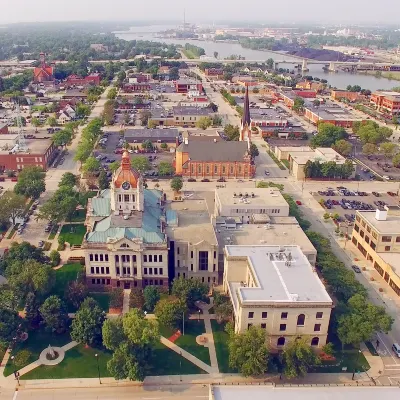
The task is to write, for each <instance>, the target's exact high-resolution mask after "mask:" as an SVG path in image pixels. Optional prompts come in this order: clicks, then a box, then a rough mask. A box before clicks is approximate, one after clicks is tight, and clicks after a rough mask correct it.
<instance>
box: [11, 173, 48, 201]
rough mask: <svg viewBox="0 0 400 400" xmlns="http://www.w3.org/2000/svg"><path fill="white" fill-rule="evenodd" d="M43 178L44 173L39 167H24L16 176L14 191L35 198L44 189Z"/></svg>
mask: <svg viewBox="0 0 400 400" xmlns="http://www.w3.org/2000/svg"><path fill="white" fill-rule="evenodd" d="M44 178H45V173H44V172H43V169H42V168H41V167H36V166H32V167H25V168H24V169H23V170H22V171H21V172H20V174H19V176H18V182H17V184H16V185H15V187H14V193H16V194H20V195H23V196H25V197H31V198H33V199H37V198H39V196H40V195H41V194H42V193H43V192H44V191H45V190H46V185H45V182H44Z"/></svg>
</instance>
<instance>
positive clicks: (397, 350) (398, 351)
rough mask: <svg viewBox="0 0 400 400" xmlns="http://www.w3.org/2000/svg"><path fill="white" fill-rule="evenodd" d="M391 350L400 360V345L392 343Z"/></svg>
mask: <svg viewBox="0 0 400 400" xmlns="http://www.w3.org/2000/svg"><path fill="white" fill-rule="evenodd" d="M392 350H393V351H394V353H395V354H396V356H397V357H399V358H400V344H398V343H393V346H392Z"/></svg>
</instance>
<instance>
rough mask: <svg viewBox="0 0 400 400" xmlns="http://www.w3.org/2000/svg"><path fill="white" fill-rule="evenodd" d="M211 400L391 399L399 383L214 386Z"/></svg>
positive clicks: (396, 394)
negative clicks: (394, 384)
mask: <svg viewBox="0 0 400 400" xmlns="http://www.w3.org/2000/svg"><path fill="white" fill-rule="evenodd" d="M212 391H213V392H212V393H213V395H212V397H211V396H210V400H242V399H244V398H246V397H249V398H250V397H251V399H252V400H266V399H268V400H293V399H296V400H354V399H363V400H375V399H377V398H379V399H380V400H392V399H394V398H396V397H397V396H399V394H400V389H399V388H398V387H396V386H390V387H385V386H329V387H326V386H316V385H313V386H312V387H311V386H298V385H296V386H273V385H268V386H229V385H228V386H216V385H215V386H213V387H212Z"/></svg>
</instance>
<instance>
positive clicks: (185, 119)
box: [172, 106, 213, 126]
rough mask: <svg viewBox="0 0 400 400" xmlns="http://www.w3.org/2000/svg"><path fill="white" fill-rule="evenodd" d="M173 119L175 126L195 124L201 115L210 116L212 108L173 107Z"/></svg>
mask: <svg viewBox="0 0 400 400" xmlns="http://www.w3.org/2000/svg"><path fill="white" fill-rule="evenodd" d="M172 112H173V121H174V125H176V126H184V125H187V126H195V125H196V122H197V121H198V120H199V119H200V118H202V117H211V116H212V115H213V110H212V109H211V108H207V107H179V106H178V107H173V108H172Z"/></svg>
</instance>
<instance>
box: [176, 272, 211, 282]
mask: <svg viewBox="0 0 400 400" xmlns="http://www.w3.org/2000/svg"><path fill="white" fill-rule="evenodd" d="M180 276H181V274H180V272H178V278H180ZM182 276H183V278H186V273H185V272H183V273H182ZM190 279H193V276H191V277H190ZM201 281H202V282H203V283H205V281H206V280H205V278H204V276H203V277H202V278H201ZM212 281H213V283H215V282H216V281H217V278H216V277H215V276H214V277H213V278H212ZM207 282H208V283H211V277H209V276H208V277H207Z"/></svg>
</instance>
